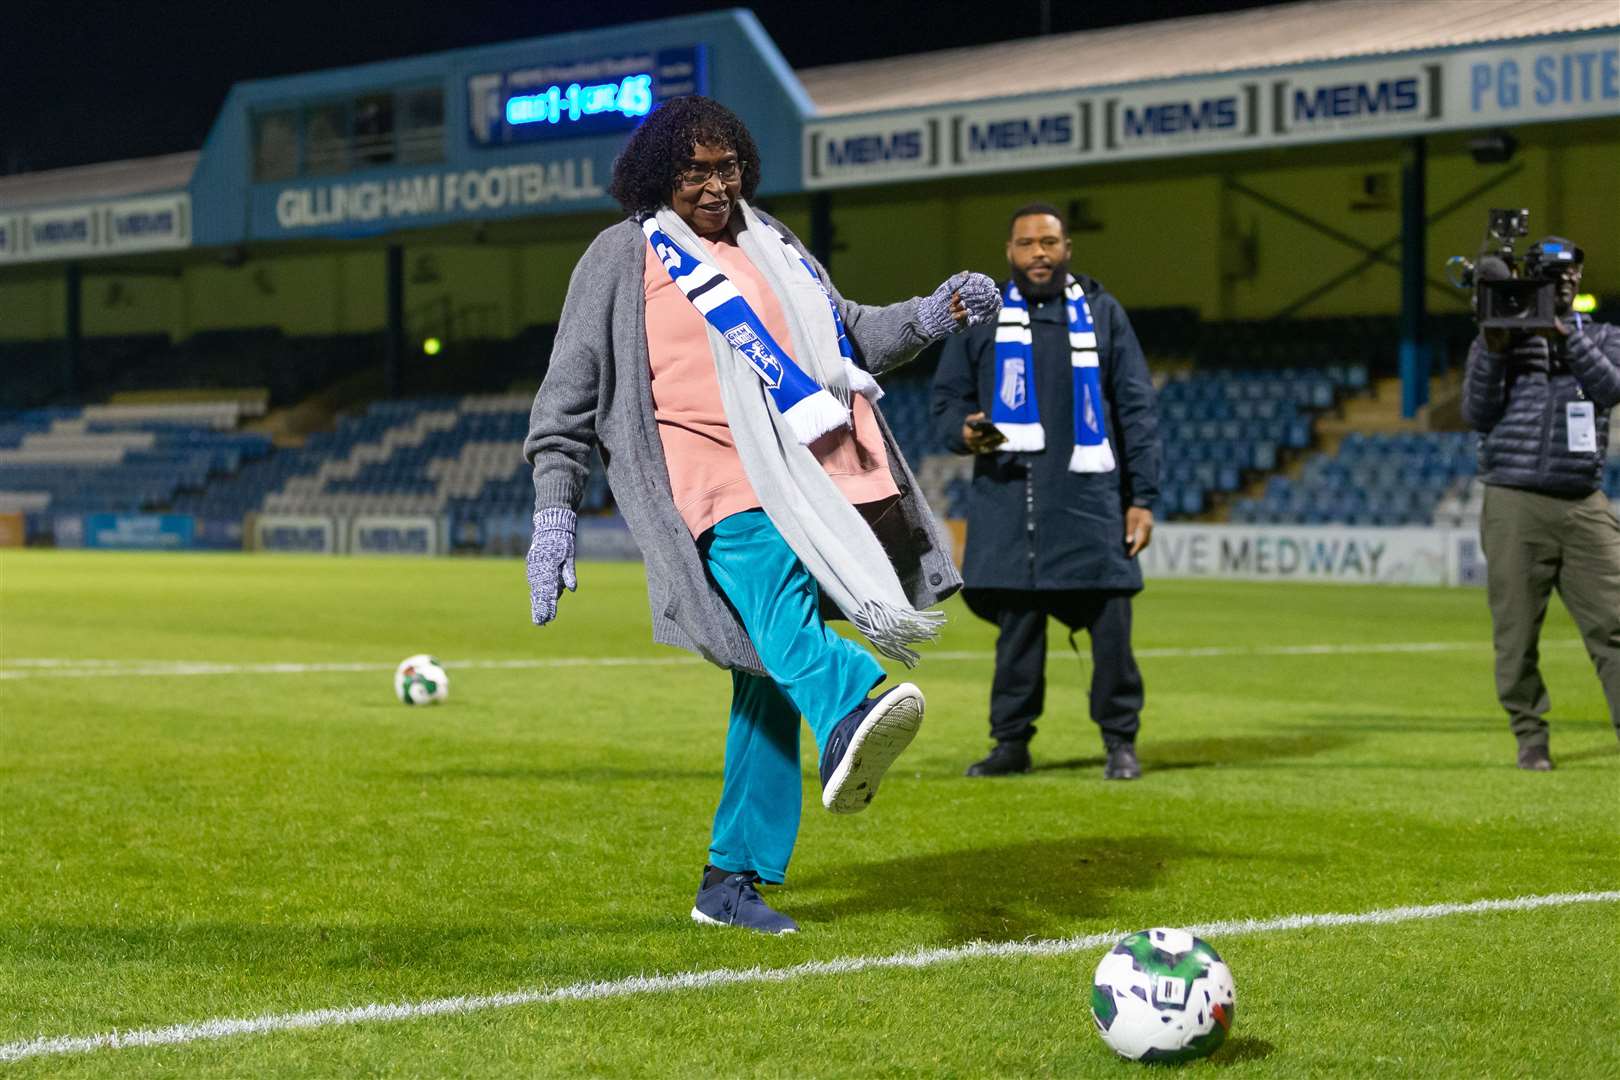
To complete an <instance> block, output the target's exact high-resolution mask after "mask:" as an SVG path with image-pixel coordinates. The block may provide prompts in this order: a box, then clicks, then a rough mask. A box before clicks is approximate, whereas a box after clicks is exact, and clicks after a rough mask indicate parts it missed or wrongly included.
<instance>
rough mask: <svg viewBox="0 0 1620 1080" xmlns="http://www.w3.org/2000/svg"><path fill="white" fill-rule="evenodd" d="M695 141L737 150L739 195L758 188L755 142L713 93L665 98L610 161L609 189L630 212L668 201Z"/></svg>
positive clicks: (747, 195) (749, 196)
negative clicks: (700, 95)
mask: <svg viewBox="0 0 1620 1080" xmlns="http://www.w3.org/2000/svg"><path fill="white" fill-rule="evenodd" d="M699 143H702V144H704V145H705V146H723V147H725V148H726V149H728V150H733V151H736V154H737V157H738V158H739V159H740V160H741V161H742V162H743V174H742V197H743V198H745V199H752V198H753V197H754V191H755V190H756V189H757V188H758V187H759V147H758V146H756V145H755V144H754V137H753V136H752V135H750V134H748V128H747V126H746V125H744V124H743V122H742V120H741V119H739V118H738V116H737V114H736V113H734V112H732V111H731V110H730V109H728V108H726V107H725V106H724V105H722V104H720V103H719V102H718V101H715V100H714V99H713V98H706V97H698V96H697V95H695V94H694V95H691V96H689V97H677V98H670V99H669V100H668V101H666V102H664V103H663V104H662V105H660V106H659V107H658V108H656V109H654V110H653V111H652V114H651V115H649V116H648V117H647V119H646V120H644V121H642V124H641V126H640V127H638V128H636V130H635V131H634V132H633V133H631V135H630V141H629V142H627V143H625V144H624V150H623V151H621V152H620V154H619V156H618V157H617V158H616V159H614V162H613V183H612V184H611V185H609V187H608V191H609V193H610V194H612V196H613V197H614V198H615V199H617V200H619V205H620V206H622V207H624V209H625V211H626V212H627V213H630V214H649V213H652V212H653V211H655V210H657V209H658V208H659V207H661V206H667V205H669V197H670V193H671V192H673V191H674V190H675V177H676V174H677V173H679V172H680V171H681V170H682V169H684V168H685V167H686V165H687V163H688V162H690V161H691V160H692V149H693V147H695V146H697V145H698V144H699Z"/></svg>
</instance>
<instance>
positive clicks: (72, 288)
mask: <svg viewBox="0 0 1620 1080" xmlns="http://www.w3.org/2000/svg"><path fill="white" fill-rule="evenodd" d="M65 285H66V294H67V295H66V305H65V307H66V310H65V311H64V312H63V320H62V394H63V395H64V396H66V397H69V398H73V397H77V396H78V393H79V370H80V366H81V365H80V360H81V355H82V352H83V348H84V272H83V270H82V269H81V268H80V267H79V264H78V263H76V262H70V263H68V264H67V274H66V280H65Z"/></svg>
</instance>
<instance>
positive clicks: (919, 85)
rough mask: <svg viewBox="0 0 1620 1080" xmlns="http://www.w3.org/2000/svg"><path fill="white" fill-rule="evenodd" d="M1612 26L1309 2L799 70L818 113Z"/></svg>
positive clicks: (1537, 2)
mask: <svg viewBox="0 0 1620 1080" xmlns="http://www.w3.org/2000/svg"><path fill="white" fill-rule="evenodd" d="M1606 27H1620V2H1617V0H1445V2H1437V0H1422V2H1419V0H1310V2H1307V3H1296V4H1284V5H1278V6H1275V7H1264V8H1252V9H1250V10H1248V11H1236V12H1229V13H1226V14H1221V15H1201V16H1196V17H1193V18H1185V19H1166V20H1163V21H1159V22H1149V23H1136V24H1133V25H1130V26H1118V27H1110V28H1107V29H1103V30H1082V31H1080V32H1078V33H1071V34H1051V35H1048V36H1046V37H1039V38H1025V39H1023V40H1020V41H1007V42H1001V43H998V44H994V45H977V46H973V47H970V48H963V49H945V50H942V51H939V52H930V53H919V54H916V55H912V56H901V57H894V58H892V59H888V60H871V61H863V62H861V63H855V64H833V65H830V66H827V67H818V68H808V69H805V70H803V71H799V72H797V74H798V76H799V81H800V82H801V83H803V84H804V88H805V90H806V91H807V92H808V93H809V95H810V98H811V100H812V101H814V102H815V104H816V115H817V116H819V117H832V116H841V115H844V114H850V113H865V112H880V111H884V110H888V109H908V108H919V107H927V106H933V105H946V104H952V103H956V102H962V101H979V100H983V99H985V98H1001V97H1016V96H1018V95H1022V94H1044V93H1051V92H1053V91H1063V90H1079V89H1087V88H1091V87H1100V86H1113V85H1118V84H1122V83H1134V82H1146V81H1150V80H1157V79H1173V78H1179V77H1182V76H1192V75H1215V74H1221V73H1223V72H1235V71H1247V70H1253V69H1257V68H1268V67H1280V66H1283V65H1287V64H1303V63H1311V62H1315V61H1325V60H1348V59H1354V58H1360V57H1377V56H1381V55H1386V54H1391V53H1404V52H1413V51H1417V50H1424V49H1442V48H1448V47H1452V46H1459V45H1482V44H1489V43H1491V42H1497V41H1511V40H1514V39H1518V38H1531V37H1540V36H1543V35H1547V34H1562V33H1571V32H1575V31H1582V30H1601V29H1604V28H1606Z"/></svg>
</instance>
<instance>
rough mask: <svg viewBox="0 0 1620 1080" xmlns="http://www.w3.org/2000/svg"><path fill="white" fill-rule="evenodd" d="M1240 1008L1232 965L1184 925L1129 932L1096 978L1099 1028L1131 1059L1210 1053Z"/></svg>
mask: <svg viewBox="0 0 1620 1080" xmlns="http://www.w3.org/2000/svg"><path fill="white" fill-rule="evenodd" d="M1235 1007H1236V998H1235V988H1234V987H1233V985H1232V972H1231V969H1229V968H1228V967H1227V966H1226V964H1225V963H1224V962H1223V961H1222V960H1221V958H1220V955H1219V954H1217V953H1216V952H1215V950H1214V949H1212V948H1210V947H1209V946H1208V945H1207V944H1205V943H1204V942H1202V941H1200V940H1198V939H1197V938H1195V937H1193V936H1192V935H1191V934H1189V933H1187V931H1185V930H1171V929H1167V928H1164V927H1159V928H1155V929H1152V930H1139V931H1137V932H1136V933H1134V934H1130V935H1127V936H1126V937H1124V938H1122V939H1120V942H1119V944H1118V945H1115V946H1114V948H1113V950H1112V951H1111V952H1110V953H1109V954H1108V955H1107V956H1104V957H1103V958H1102V962H1101V963H1099V964H1098V965H1097V973H1096V975H1094V976H1093V977H1092V980H1091V1016H1092V1019H1094V1020H1095V1021H1097V1031H1098V1032H1099V1033H1100V1034H1101V1035H1102V1038H1103V1042H1105V1043H1107V1044H1108V1046H1109V1048H1110V1049H1112V1050H1113V1051H1114V1052H1115V1053H1117V1054H1119V1055H1120V1056H1121V1057H1125V1058H1129V1059H1131V1060H1132V1061H1191V1060H1192V1059H1194V1058H1201V1057H1207V1056H1208V1055H1210V1054H1212V1053H1214V1052H1215V1049H1216V1047H1218V1046H1220V1045H1221V1043H1223V1042H1225V1041H1226V1033H1227V1032H1228V1031H1229V1030H1231V1027H1232V1018H1233V1012H1234V1009H1235Z"/></svg>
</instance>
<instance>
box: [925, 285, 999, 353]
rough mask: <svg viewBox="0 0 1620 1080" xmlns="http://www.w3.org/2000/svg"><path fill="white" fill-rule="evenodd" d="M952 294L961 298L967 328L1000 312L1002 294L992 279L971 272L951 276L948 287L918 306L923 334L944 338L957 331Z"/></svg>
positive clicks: (934, 292) (938, 289)
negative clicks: (956, 294)
mask: <svg viewBox="0 0 1620 1080" xmlns="http://www.w3.org/2000/svg"><path fill="white" fill-rule="evenodd" d="M952 293H960V294H961V299H962V306H963V307H964V308H966V309H967V325H968V326H978V325H979V324H980V323H982V322H986V321H988V320H989V319H993V318H995V314H996V312H998V311H1000V310H1001V290H1000V289H998V288H996V283H995V281H993V280H992V279H991V278H989V277H988V276H986V275H984V274H976V273H974V272H973V271H971V270H963V271H961V272H960V273H956V274H952V275H951V276H950V277H948V278H946V279H945V284H943V285H941V286H940V287H939V288H937V289H935V290H934V291H933V292H932V293H931V294H929V295H928V296H925V297H923V299H922V302H921V303H919V304H918V305H917V319H918V321H919V322H921V323H922V327H923V330H924V332H926V333H927V334H929V335H930V336H932V337H944V336H945V335H946V334H949V333H951V332H952V331H954V330H957V329H958V326H957V323H956V319H955V318H953V317H952V316H951V294H952Z"/></svg>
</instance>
